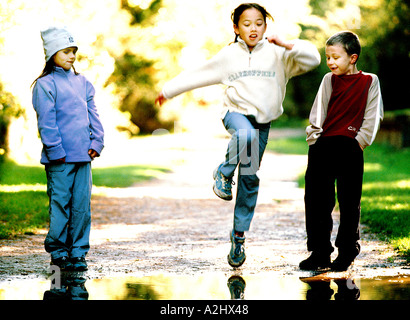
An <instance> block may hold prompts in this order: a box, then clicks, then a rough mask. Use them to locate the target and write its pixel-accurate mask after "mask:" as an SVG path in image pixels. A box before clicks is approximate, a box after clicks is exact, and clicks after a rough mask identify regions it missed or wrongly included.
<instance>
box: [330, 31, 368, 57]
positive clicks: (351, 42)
mask: <svg viewBox="0 0 410 320" xmlns="http://www.w3.org/2000/svg"><path fill="white" fill-rule="evenodd" d="M336 44H341V45H342V46H343V48H344V49H345V50H346V52H347V54H348V55H350V56H351V55H352V54H357V59H359V56H360V52H361V51H362V47H361V45H360V41H359V37H358V36H357V35H356V34H355V33H353V32H350V31H342V32H338V33H336V34H334V35H333V36H331V37H330V38H329V39H328V40H327V41H326V45H327V46H334V45H336ZM356 62H357V60H356Z"/></svg>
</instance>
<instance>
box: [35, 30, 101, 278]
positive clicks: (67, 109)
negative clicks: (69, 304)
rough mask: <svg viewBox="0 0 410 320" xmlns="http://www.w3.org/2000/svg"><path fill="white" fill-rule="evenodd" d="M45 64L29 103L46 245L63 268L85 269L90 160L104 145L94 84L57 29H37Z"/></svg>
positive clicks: (67, 34)
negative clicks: (46, 219) (45, 207)
mask: <svg viewBox="0 0 410 320" xmlns="http://www.w3.org/2000/svg"><path fill="white" fill-rule="evenodd" d="M41 37H42V39H43V45H44V52H45V56H46V65H45V67H44V70H43V72H42V73H41V75H40V76H39V77H38V78H37V79H36V80H35V81H34V82H33V84H35V85H34V88H33V107H34V109H35V111H36V113H37V120H38V130H39V133H40V138H41V142H42V143H43V150H42V154H41V160H40V162H41V163H42V164H44V165H45V169H46V174H47V194H48V196H49V199H50V205H49V213H50V230H49V232H48V234H47V237H46V239H45V242H44V244H45V249H46V251H47V252H49V253H50V255H51V264H53V265H57V266H58V267H60V268H61V269H62V270H76V271H84V270H87V263H86V260H85V256H86V254H87V252H88V250H89V248H90V245H89V234H90V227H91V210H90V203H91V186H92V177H91V161H92V160H93V159H94V158H95V157H98V156H99V155H100V154H101V151H102V149H103V147H104V130H103V127H102V125H101V122H100V120H99V116H98V113H97V108H96V106H95V103H94V95H95V90H94V87H93V85H92V84H91V83H90V82H89V81H88V80H87V79H86V78H85V77H84V76H83V75H81V74H79V73H78V72H76V71H75V69H74V66H73V63H74V61H75V59H76V53H77V49H78V47H77V43H76V41H75V39H74V36H73V35H72V34H71V33H70V32H69V31H68V30H67V29H66V28H64V27H63V28H61V27H51V28H48V29H46V30H44V31H41Z"/></svg>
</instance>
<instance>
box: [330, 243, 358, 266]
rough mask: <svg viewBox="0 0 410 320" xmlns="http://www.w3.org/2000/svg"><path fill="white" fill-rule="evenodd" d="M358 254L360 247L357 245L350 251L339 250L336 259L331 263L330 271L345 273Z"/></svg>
mask: <svg viewBox="0 0 410 320" xmlns="http://www.w3.org/2000/svg"><path fill="white" fill-rule="evenodd" d="M359 253H360V245H359V244H358V243H356V244H355V247H354V248H353V249H352V250H339V254H338V256H337V258H336V259H335V261H333V262H332V265H331V268H332V270H334V271H346V270H347V269H348V268H349V267H350V265H351V264H352V263H353V261H354V259H355V258H356V257H357V255H358V254H359Z"/></svg>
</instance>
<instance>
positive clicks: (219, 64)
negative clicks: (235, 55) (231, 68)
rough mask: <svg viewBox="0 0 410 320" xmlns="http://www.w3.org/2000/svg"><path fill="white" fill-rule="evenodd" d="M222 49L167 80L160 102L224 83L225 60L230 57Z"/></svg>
mask: <svg viewBox="0 0 410 320" xmlns="http://www.w3.org/2000/svg"><path fill="white" fill-rule="evenodd" d="M225 52H226V50H224V49H222V50H221V51H220V52H219V53H218V54H216V55H215V56H214V57H213V58H212V59H210V60H208V61H207V62H206V63H204V64H202V65H200V66H198V67H197V68H194V69H191V70H187V71H184V72H182V73H181V74H179V75H178V76H176V77H175V78H173V79H172V80H170V81H169V82H167V83H166V84H165V85H164V87H163V89H162V92H161V94H160V95H159V96H158V98H157V99H156V101H157V102H158V103H160V104H162V103H163V102H165V101H166V100H167V99H171V98H173V97H175V96H177V95H179V94H181V93H184V92H187V91H190V90H193V89H197V88H201V87H206V86H210V85H213V84H219V83H222V80H223V77H224V75H225V72H224V70H225V68H224V66H225V61H226V59H227V58H228V57H227V55H226V54H225Z"/></svg>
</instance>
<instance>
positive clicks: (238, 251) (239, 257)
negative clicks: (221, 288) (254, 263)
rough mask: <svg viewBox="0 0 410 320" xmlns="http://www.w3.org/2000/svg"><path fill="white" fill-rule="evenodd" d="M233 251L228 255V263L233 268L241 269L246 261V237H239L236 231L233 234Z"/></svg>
mask: <svg viewBox="0 0 410 320" xmlns="http://www.w3.org/2000/svg"><path fill="white" fill-rule="evenodd" d="M230 237H231V244H232V246H231V251H230V252H229V254H228V263H229V265H230V266H231V267H235V268H237V267H240V266H241V265H242V264H243V263H244V262H245V259H246V255H245V237H238V236H236V235H235V232H234V230H232V232H231V235H230Z"/></svg>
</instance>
